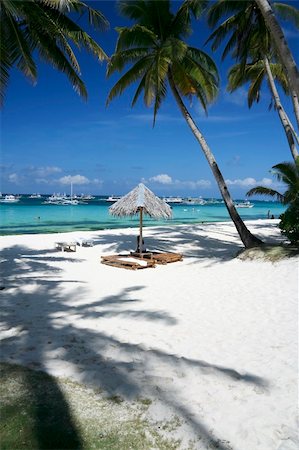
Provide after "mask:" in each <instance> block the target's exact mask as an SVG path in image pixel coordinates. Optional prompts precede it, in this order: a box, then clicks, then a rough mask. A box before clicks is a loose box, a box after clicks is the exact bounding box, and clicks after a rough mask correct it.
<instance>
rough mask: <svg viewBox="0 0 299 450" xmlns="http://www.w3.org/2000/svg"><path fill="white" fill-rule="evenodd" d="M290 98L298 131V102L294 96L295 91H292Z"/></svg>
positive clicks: (296, 96) (295, 95)
mask: <svg viewBox="0 0 299 450" xmlns="http://www.w3.org/2000/svg"><path fill="white" fill-rule="evenodd" d="M291 97H292V102H293V108H294V113H295V117H296V121H297V127H298V129H299V100H298V95H297V94H296V92H295V91H292V92H291Z"/></svg>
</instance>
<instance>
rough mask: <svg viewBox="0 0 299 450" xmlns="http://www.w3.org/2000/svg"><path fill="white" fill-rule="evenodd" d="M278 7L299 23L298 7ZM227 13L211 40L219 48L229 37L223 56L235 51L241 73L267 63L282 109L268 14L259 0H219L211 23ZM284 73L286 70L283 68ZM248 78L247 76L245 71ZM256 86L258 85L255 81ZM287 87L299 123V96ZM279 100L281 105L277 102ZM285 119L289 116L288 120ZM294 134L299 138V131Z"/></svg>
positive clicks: (210, 19)
mask: <svg viewBox="0 0 299 450" xmlns="http://www.w3.org/2000/svg"><path fill="white" fill-rule="evenodd" d="M275 7H276V8H277V10H278V11H279V13H280V15H281V16H283V17H284V18H288V19H290V20H292V21H293V22H294V24H295V25H296V26H298V10H297V9H296V8H294V7H292V6H289V5H282V4H278V3H277V4H275ZM227 15H229V17H228V18H226V19H225V20H224V21H223V22H222V23H221V24H220V25H219V26H217V28H216V29H215V30H214V31H213V33H212V34H211V36H210V37H209V39H208V40H207V42H209V41H213V42H212V49H213V50H216V49H217V48H218V47H219V45H220V44H221V43H222V41H223V40H224V39H225V38H226V37H227V38H228V42H227V44H226V46H225V48H224V51H223V54H222V58H223V59H224V58H225V57H226V56H227V55H228V53H231V55H232V57H233V58H235V59H236V60H238V61H240V66H239V69H238V72H239V74H240V75H241V73H242V72H244V71H245V66H246V64H248V63H250V64H251V65H252V66H253V65H254V64H255V63H257V62H258V61H262V62H263V64H264V66H265V68H264V70H265V72H266V75H267V78H268V81H269V84H270V89H271V92H272V96H273V99H274V102H275V104H276V106H277V110H278V111H280V110H282V104H281V101H280V99H279V98H278V93H277V90H276V88H275V83H274V78H273V74H272V73H271V68H272V67H273V66H272V65H270V62H271V61H272V59H273V56H274V55H275V49H274V48H273V45H272V39H271V35H270V33H269V31H268V28H267V26H266V23H265V20H264V17H263V16H262V14H261V12H260V10H259V9H258V8H257V5H256V1H255V0H250V1H231V0H218V2H217V3H214V4H213V5H212V6H211V8H210V9H209V12H208V22H209V25H210V26H213V27H214V26H216V24H217V23H218V22H219V20H220V19H221V18H222V17H223V16H225V17H226V16H227ZM276 67H278V66H276ZM261 73H262V72H261V71H258V72H257V73H256V74H257V75H261ZM280 73H282V71H281V70H280ZM252 74H253V71H252ZM276 76H277V74H276ZM281 76H283V75H281ZM244 78H246V74H245V73H244ZM262 78H263V77H262ZM280 78H281V77H280ZM284 78H285V77H284ZM256 83H257V85H258V84H259V83H260V79H259V78H257V79H256ZM284 84H285V83H284ZM288 84H289V82H288ZM252 87H254V83H253V85H252ZM284 90H285V92H287V93H288V94H289V93H290V91H291V95H292V102H293V107H294V112H295V117H296V119H297V123H298V126H299V103H298V97H297V96H296V95H295V93H294V91H293V90H292V89H290V88H288V89H284ZM278 100H279V101H278ZM277 101H278V104H279V106H278V104H277ZM283 116H284V120H282V117H281V116H280V120H281V122H282V125H283V126H284V130H285V133H286V136H287V139H288V142H289V144H290V145H291V147H292V148H291V152H292V155H293V157H294V156H297V155H298V152H297V151H296V150H294V144H291V141H294V139H293V138H291V137H290V130H291V131H292V130H294V128H293V126H292V124H291V122H290V120H289V119H288V118H287V116H286V114H285V112H284V114H283ZM285 118H287V119H286V120H285ZM287 122H288V124H289V125H288V127H287V125H286V124H287ZM294 137H295V138H296V135H295V133H294Z"/></svg>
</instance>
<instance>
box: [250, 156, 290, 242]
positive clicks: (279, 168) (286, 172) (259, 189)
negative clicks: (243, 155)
mask: <svg viewBox="0 0 299 450" xmlns="http://www.w3.org/2000/svg"><path fill="white" fill-rule="evenodd" d="M273 169H274V172H273V173H274V175H275V176H276V178H277V180H278V181H282V182H283V183H284V184H285V185H286V187H287V189H286V191H285V193H284V194H282V193H280V192H278V191H276V190H274V189H270V188H267V187H264V186H256V187H255V188H252V189H250V191H248V192H247V194H246V195H247V196H248V197H250V196H252V195H255V194H258V195H270V196H271V197H276V199H277V200H278V201H279V202H281V203H283V204H284V205H289V207H288V209H287V210H286V211H285V212H284V213H283V214H282V215H281V216H280V219H281V222H280V224H279V228H280V229H281V233H282V234H283V235H285V236H286V237H287V238H288V239H289V240H290V242H291V243H296V244H298V243H299V157H297V158H296V160H295V162H294V163H292V162H284V163H280V164H277V165H276V166H273Z"/></svg>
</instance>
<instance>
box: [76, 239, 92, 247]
mask: <svg viewBox="0 0 299 450" xmlns="http://www.w3.org/2000/svg"><path fill="white" fill-rule="evenodd" d="M76 242H77V244H78V245H80V246H81V247H93V245H94V242H93V240H92V239H87V238H83V237H78V238H77V239H76Z"/></svg>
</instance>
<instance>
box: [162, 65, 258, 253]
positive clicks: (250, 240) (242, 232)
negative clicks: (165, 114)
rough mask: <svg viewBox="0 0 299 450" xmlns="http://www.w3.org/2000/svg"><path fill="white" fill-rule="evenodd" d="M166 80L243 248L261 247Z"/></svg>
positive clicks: (189, 118)
mask: <svg viewBox="0 0 299 450" xmlns="http://www.w3.org/2000/svg"><path fill="white" fill-rule="evenodd" d="M168 79H169V84H170V87H171V90H172V93H173V95H174V98H175V100H176V102H177V104H178V107H179V109H180V111H181V113H182V115H183V117H184V119H185V120H186V122H187V124H188V125H189V127H190V128H191V131H192V133H193V135H194V136H195V139H196V140H197V142H198V143H199V144H200V146H201V148H202V150H203V153H204V155H205V157H206V159H207V161H208V163H209V166H210V168H211V170H212V172H213V175H214V177H215V179H216V182H217V184H218V187H219V190H220V192H221V195H222V198H223V200H224V203H225V205H226V208H227V210H228V213H229V215H230V217H231V219H232V221H233V223H234V224H235V227H236V229H237V231H238V234H239V236H240V239H241V241H242V242H243V244H244V246H245V248H251V247H256V246H260V245H262V244H263V242H262V241H261V240H260V239H258V238H257V237H255V236H254V235H253V234H251V233H250V231H249V230H248V228H247V227H246V226H245V224H244V222H243V220H242V219H241V217H240V216H239V214H238V212H237V210H236V207H235V205H234V203H233V201H232V198H231V196H230V193H229V191H228V188H227V186H226V183H225V181H224V178H223V176H222V173H221V172H220V170H219V168H218V165H217V163H216V160H215V158H214V155H213V153H212V152H211V150H210V148H209V146H208V144H207V142H206V140H205V138H204V137H203V135H202V134H201V132H200V131H199V129H198V128H197V126H196V124H195V122H194V120H193V118H192V117H191V114H190V113H189V111H188V110H187V108H186V106H185V104H184V103H183V100H182V99H181V97H180V94H179V93H178V91H177V88H176V86H175V83H174V81H173V78H172V74H171V72H169V74H168Z"/></svg>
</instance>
